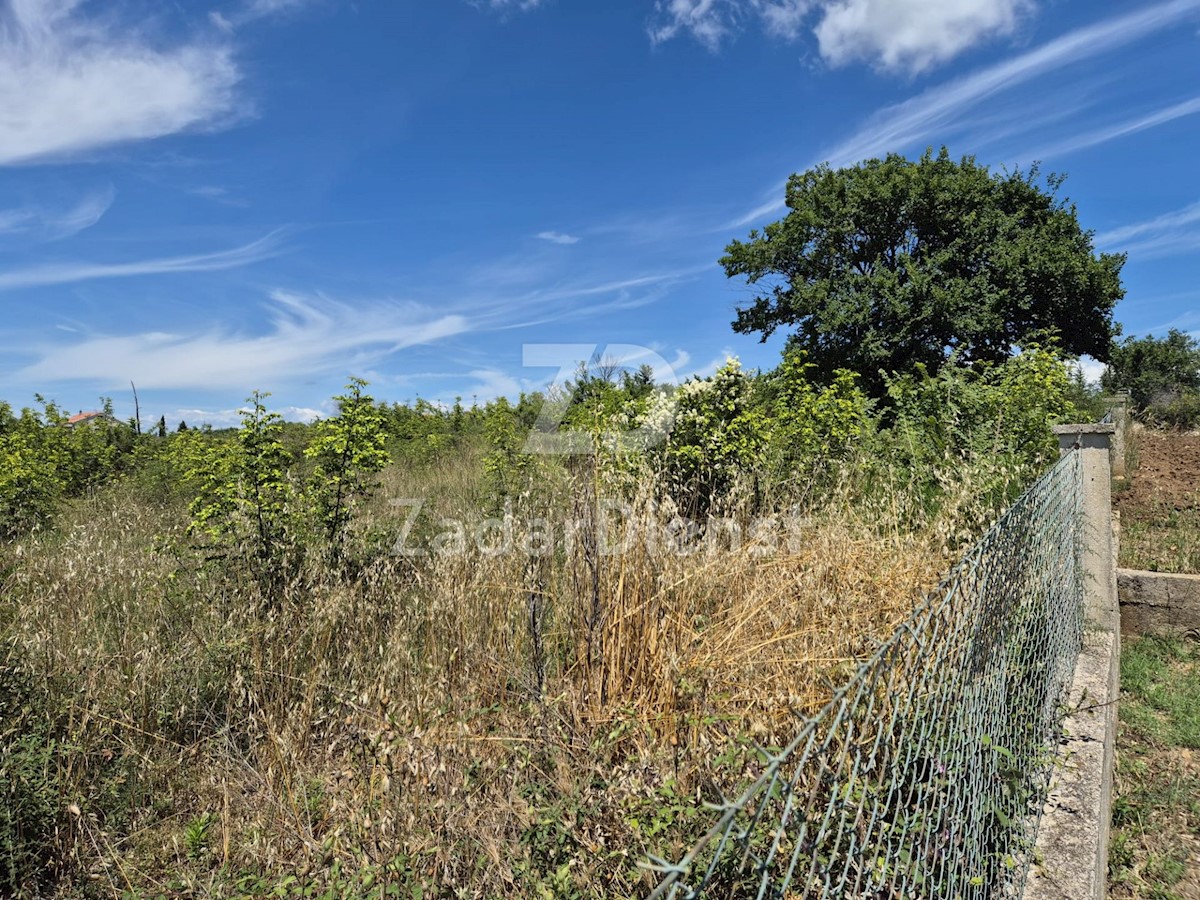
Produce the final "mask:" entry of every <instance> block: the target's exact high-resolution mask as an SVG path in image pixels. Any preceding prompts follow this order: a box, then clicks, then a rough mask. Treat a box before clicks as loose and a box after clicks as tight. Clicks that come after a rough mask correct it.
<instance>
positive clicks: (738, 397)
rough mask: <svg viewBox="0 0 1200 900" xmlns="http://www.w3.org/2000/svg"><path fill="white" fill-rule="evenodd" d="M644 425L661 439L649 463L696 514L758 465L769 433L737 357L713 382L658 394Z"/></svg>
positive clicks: (682, 505)
mask: <svg viewBox="0 0 1200 900" xmlns="http://www.w3.org/2000/svg"><path fill="white" fill-rule="evenodd" d="M640 424H641V426H642V427H643V428H644V429H646V430H647V431H648V432H649V433H651V434H655V435H658V436H661V438H662V441H661V443H659V444H658V445H657V446H655V447H652V448H651V450H650V459H651V461H652V463H653V464H654V465H655V466H656V468H657V469H658V471H659V473H660V475H661V477H662V479H663V482H664V483H665V485H666V486H667V489H668V491H669V492H670V493H671V495H672V496H673V497H674V498H675V500H676V502H677V503H678V504H679V506H680V508H681V510H682V511H683V512H684V513H685V514H687V515H696V516H703V515H705V514H706V513H707V512H708V511H709V509H711V507H712V506H713V505H714V503H716V502H717V501H718V500H719V499H721V498H722V497H723V496H725V495H727V494H728V493H729V491H730V490H731V489H732V488H733V487H734V485H735V484H737V483H738V481H739V480H740V479H741V477H742V476H743V475H744V474H745V473H747V472H751V471H753V470H754V469H755V468H756V467H757V465H758V463H759V461H760V456H761V454H762V450H763V447H764V446H765V445H766V441H767V433H768V430H769V423H768V421H767V418H766V416H765V415H764V413H763V412H762V410H761V409H760V408H759V407H758V405H757V404H756V403H755V396H754V383H753V380H752V379H751V377H750V376H749V375H748V374H747V373H746V372H745V371H743V369H742V367H741V363H739V362H738V360H737V359H730V360H728V361H727V362H726V363H725V365H723V366H721V368H719V369H718V370H717V371H716V372H715V373H714V374H713V375H712V376H710V377H709V378H694V379H692V380H691V381H687V382H684V383H683V384H682V385H680V387H679V388H678V389H677V390H676V391H674V392H673V393H670V394H659V395H656V396H655V397H654V398H653V399H652V400H651V401H650V404H649V408H648V409H647V411H646V413H645V415H644V416H643V417H642V418H641V421H640Z"/></svg>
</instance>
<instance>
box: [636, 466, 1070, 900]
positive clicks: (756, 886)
mask: <svg viewBox="0 0 1200 900" xmlns="http://www.w3.org/2000/svg"><path fill="white" fill-rule="evenodd" d="M1081 498H1082V484H1081V466H1080V460H1079V454H1078V453H1069V454H1067V455H1066V456H1064V457H1063V458H1062V459H1061V460H1059V462H1058V463H1057V464H1056V465H1055V466H1054V468H1052V469H1051V470H1050V471H1049V472H1047V473H1046V474H1045V475H1044V476H1043V477H1042V478H1041V479H1040V480H1039V481H1038V482H1037V483H1036V484H1034V485H1033V486H1032V487H1031V488H1030V489H1029V490H1028V491H1027V492H1026V493H1025V494H1024V495H1022V496H1021V498H1020V499H1019V500H1017V501H1016V502H1015V503H1014V504H1013V505H1012V507H1011V508H1010V509H1009V510H1008V511H1007V512H1006V513H1005V514H1004V515H1003V516H1002V517H1001V518H1000V519H999V520H998V521H997V522H996V523H995V525H993V527H992V528H991V529H989V530H988V532H987V533H986V534H985V535H984V536H983V538H982V539H981V540H980V541H979V543H978V544H976V545H975V547H974V548H973V549H972V550H971V551H969V552H968V553H967V555H966V556H965V557H964V558H963V559H962V561H961V562H960V563H959V564H958V565H957V566H956V567H955V568H954V569H953V570H952V571H951V573H950V574H949V576H947V578H946V579H945V580H944V581H943V582H942V584H941V585H940V586H939V587H938V589H937V590H935V591H934V592H932V593H931V594H930V595H929V596H928V597H926V598H925V600H924V601H923V602H922V603H921V604H920V605H919V606H918V608H917V609H916V611H915V612H914V613H913V615H912V616H911V617H910V619H909V620H908V621H907V622H905V623H904V624H903V625H902V626H901V627H900V628H899V629H898V630H897V631H896V632H895V633H894V634H893V635H892V636H891V637H890V638H889V639H888V640H886V641H885V642H884V643H883V644H882V645H881V646H880V647H879V649H878V650H877V651H876V652H875V654H874V655H873V656H872V657H871V658H870V659H868V660H867V661H866V662H865V663H863V665H862V666H861V667H860V668H859V670H858V671H857V673H856V674H855V675H854V677H853V678H852V679H851V680H850V681H849V683H847V684H846V685H844V686H843V687H842V688H841V689H840V690H839V691H837V692H836V693H835V694H834V696H833V699H832V700H831V701H830V702H829V704H828V705H826V706H825V708H824V709H823V710H822V711H821V712H820V713H818V714H817V715H816V716H814V717H813V718H812V719H809V720H808V721H807V722H806V723H805V725H804V727H803V728H802V729H801V730H800V732H799V734H797V735H796V737H795V739H794V740H793V741H792V742H791V743H790V744H789V745H788V746H787V747H785V748H783V749H782V750H780V751H779V752H776V753H767V752H764V757H765V764H764V767H763V771H762V774H761V776H760V777H759V778H758V779H757V780H756V781H754V783H753V784H751V785H750V786H749V787H748V788H747V789H746V790H745V791H744V792H743V793H742V794H741V796H739V797H737V798H736V799H734V800H730V801H728V802H726V803H723V804H718V805H715V806H714V810H715V814H718V815H717V821H716V824H715V825H714V826H713V827H712V828H711V829H710V830H709V831H708V832H707V833H706V834H705V835H704V836H702V837H701V838H700V839H699V840H698V841H697V842H696V843H695V844H694V845H693V847H692V849H691V850H690V851H689V852H688V853H687V854H686V855H685V856H684V857H683V858H682V859H681V860H679V861H678V862H669V861H667V860H662V859H653V858H652V859H651V860H650V861H649V862H647V863H645V864H644V865H646V866H647V867H649V868H650V869H652V870H654V871H656V872H657V873H659V875H660V876H661V880H660V881H659V883H658V886H657V887H656V888H655V890H654V891H653V893H652V894H651V895H650V896H651V897H652V898H658V897H662V898H693V897H701V896H703V897H712V898H720V897H729V898H733V897H738V898H741V897H758V898H810V897H811V898H817V897H822V898H832V897H837V898H870V900H884V898H888V900H890V898H901V897H903V898H928V900H947V898H963V900H974V898H979V900H983V898H998V897H1019V896H1021V893H1022V891H1023V887H1024V881H1025V877H1026V874H1027V871H1028V866H1029V862H1030V857H1031V854H1032V849H1033V841H1034V837H1035V834H1036V831H1037V825H1038V820H1039V817H1040V813H1041V808H1042V804H1043V802H1044V799H1045V794H1046V790H1047V786H1048V781H1049V776H1050V770H1051V767H1052V764H1053V759H1054V750H1055V747H1056V745H1057V738H1058V734H1059V730H1060V721H1061V712H1062V711H1061V709H1060V704H1061V701H1062V699H1063V697H1064V694H1065V691H1066V688H1067V686H1068V684H1069V681H1070V678H1071V675H1072V673H1073V671H1074V667H1075V660H1076V657H1077V656H1078V653H1079V649H1080V646H1081V642H1082V629H1083V582H1082V576H1081V567H1080V553H1081V549H1080V547H1081V545H1080V541H1081V532H1082V527H1083V526H1082V522H1081V517H1082V507H1081V502H1082V501H1081Z"/></svg>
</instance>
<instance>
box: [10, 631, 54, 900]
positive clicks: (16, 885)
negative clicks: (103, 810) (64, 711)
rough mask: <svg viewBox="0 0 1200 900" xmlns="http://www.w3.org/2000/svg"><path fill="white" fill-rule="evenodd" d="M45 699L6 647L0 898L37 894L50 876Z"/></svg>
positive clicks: (50, 763)
mask: <svg viewBox="0 0 1200 900" xmlns="http://www.w3.org/2000/svg"><path fill="white" fill-rule="evenodd" d="M48 705H49V704H48V700H47V698H46V697H45V696H44V695H43V694H42V693H41V692H40V691H38V690H37V689H36V687H35V685H34V682H33V679H32V677H31V676H30V673H29V671H28V670H27V669H26V667H25V666H24V665H22V664H21V662H20V660H19V659H17V658H15V656H14V654H13V652H12V650H11V649H8V648H6V649H4V651H3V656H0V896H5V897H16V896H28V895H30V894H34V895H36V894H38V893H39V891H40V889H42V888H44V887H46V886H47V885H48V884H49V883H50V882H51V881H52V880H53V875H54V862H55V859H56V850H57V846H56V844H57V841H56V832H57V830H58V825H59V817H60V814H59V810H60V808H61V805H62V800H61V791H60V787H59V783H58V774H57V769H56V764H55V751H56V742H55V740H54V735H53V731H52V727H51V721H50V717H49V715H48Z"/></svg>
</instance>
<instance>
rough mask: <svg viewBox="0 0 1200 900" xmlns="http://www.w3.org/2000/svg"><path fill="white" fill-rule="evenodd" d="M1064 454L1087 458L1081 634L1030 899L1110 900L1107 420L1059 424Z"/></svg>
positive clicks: (1113, 717) (1111, 625)
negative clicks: (1083, 608) (1080, 646)
mask: <svg viewBox="0 0 1200 900" xmlns="http://www.w3.org/2000/svg"><path fill="white" fill-rule="evenodd" d="M1054 430H1055V432H1056V433H1057V434H1058V438H1059V446H1060V450H1061V452H1062V453H1079V454H1081V456H1082V464H1083V511H1084V523H1083V527H1084V534H1083V579H1084V595H1085V610H1084V640H1083V649H1082V650H1081V652H1080V654H1079V660H1078V662H1077V663H1076V665H1075V674H1074V678H1073V680H1072V684H1071V687H1070V690H1069V692H1068V696H1067V701H1066V703H1067V709H1068V714H1067V716H1066V718H1065V719H1064V721H1063V738H1062V743H1061V745H1060V747H1059V753H1058V759H1057V764H1056V766H1055V769H1054V771H1053V773H1052V775H1051V782H1050V792H1049V795H1048V797H1047V800H1046V805H1045V807H1044V808H1043V810H1042V822H1041V826H1040V827H1039V829H1038V835H1037V843H1036V847H1035V850H1034V856H1035V865H1034V866H1033V867H1032V869H1031V871H1030V874H1029V880H1028V882H1027V884H1026V887H1025V897H1026V898H1027V900H1103V898H1106V897H1108V839H1109V829H1110V826H1111V824H1112V780H1113V764H1114V757H1115V753H1116V737H1117V698H1118V696H1119V691H1120V685H1119V677H1120V663H1121V628H1120V610H1119V607H1118V604H1117V583H1116V582H1117V579H1116V555H1115V541H1114V533H1113V532H1114V529H1113V518H1112V465H1111V455H1110V441H1111V438H1112V435H1113V434H1114V432H1115V431H1116V428H1115V426H1113V425H1111V424H1103V425H1060V426H1057V427H1056V428H1055V429H1054Z"/></svg>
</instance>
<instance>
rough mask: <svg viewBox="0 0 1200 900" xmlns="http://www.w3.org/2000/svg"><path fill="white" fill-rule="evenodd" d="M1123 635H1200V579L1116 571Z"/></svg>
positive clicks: (1192, 576) (1190, 576) (1195, 576)
mask: <svg viewBox="0 0 1200 900" xmlns="http://www.w3.org/2000/svg"><path fill="white" fill-rule="evenodd" d="M1117 596H1118V597H1119V598H1120V601H1121V634H1128V635H1137V634H1155V635H1176V636H1180V637H1183V636H1188V635H1191V636H1197V635H1200V575H1168V574H1165V573H1162V572H1139V571H1137V570H1135V569H1118V570H1117Z"/></svg>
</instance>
